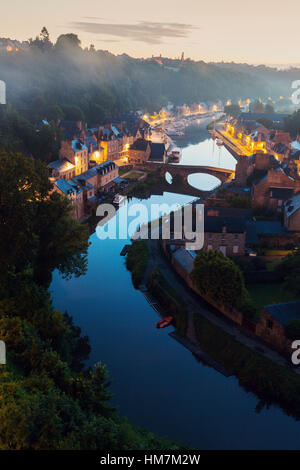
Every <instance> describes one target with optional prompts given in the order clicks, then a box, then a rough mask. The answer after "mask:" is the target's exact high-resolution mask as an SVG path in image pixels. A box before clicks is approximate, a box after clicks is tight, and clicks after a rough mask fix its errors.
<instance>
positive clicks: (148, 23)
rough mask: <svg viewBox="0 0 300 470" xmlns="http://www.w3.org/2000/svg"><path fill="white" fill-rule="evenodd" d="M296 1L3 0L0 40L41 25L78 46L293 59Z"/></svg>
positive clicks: (299, 12) (299, 7) (29, 33)
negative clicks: (75, 40)
mask: <svg viewBox="0 0 300 470" xmlns="http://www.w3.org/2000/svg"><path fill="white" fill-rule="evenodd" d="M299 16H300V3H299V2H298V1H296V0H286V1H285V2H280V3H279V2H275V1H274V0H252V1H251V2H242V1H241V0H240V1H238V0H228V1H223V0H214V1H205V2H204V1H202V0H184V1H182V0H181V1H178V0H152V1H151V2H141V1H140V0H127V1H122V0H114V1H112V2H107V1H106V2H102V1H99V0H85V1H82V0H51V2H41V1H40V0H27V1H26V2H24V0H10V1H9V2H5V3H4V4H2V5H1V17H0V18H1V19H0V25H1V29H0V37H10V38H12V39H19V40H24V39H28V38H29V37H33V36H36V35H37V34H38V33H39V31H40V30H41V28H42V27H43V26H46V27H47V28H48V30H49V32H50V35H51V39H52V40H55V39H56V37H57V36H58V35H59V34H62V33H70V32H74V33H77V34H78V35H79V37H80V39H81V40H82V44H83V46H87V45H89V44H91V43H93V44H94V45H95V47H96V48H97V49H108V50H110V51H111V52H113V53H115V54H120V53H123V52H126V53H128V54H129V55H132V56H134V57H148V56H151V55H152V54H154V55H159V54H160V53H161V54H162V55H165V56H170V57H175V56H179V55H180V54H181V52H182V51H184V52H185V56H186V57H191V58H193V59H203V60H205V61H219V60H224V61H231V60H234V61H236V62H250V63H268V64H290V63H292V64H293V63H299V62H300V58H299V52H298V44H299V37H300V32H299Z"/></svg>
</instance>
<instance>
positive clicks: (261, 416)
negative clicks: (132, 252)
mask: <svg viewBox="0 0 300 470" xmlns="http://www.w3.org/2000/svg"><path fill="white" fill-rule="evenodd" d="M177 145H179V146H181V147H182V148H183V156H182V163H189V164H191V163H192V162H194V163H197V164H199V162H200V161H201V162H202V163H203V164H210V165H212V158H215V159H218V160H217V162H219V158H220V165H221V166H223V167H224V168H225V167H226V168H231V166H228V165H230V164H231V165H234V159H233V157H231V155H230V154H229V153H228V152H227V151H226V149H223V148H222V149H221V151H220V152H221V154H219V153H218V149H215V150H213V149H212V141H211V140H209V139H208V135H207V133H206V131H205V130H204V129H203V128H202V127H201V126H200V127H198V128H197V127H195V126H193V128H190V129H188V130H187V133H186V136H185V137H184V138H182V139H178V141H177ZM215 151H216V152H215ZM214 152H215V154H214ZM204 178H205V179H203V180H202V181H203V183H205V184H207V185H208V186H209V184H210V183H209V181H208V180H209V178H210V177H209V176H208V175H204ZM201 189H207V187H202V188H201ZM192 199H193V197H192V196H186V195H178V194H173V193H164V194H163V195H162V196H155V195H152V196H151V198H149V199H148V200H147V207H150V204H152V203H160V202H162V201H163V202H168V203H178V204H185V203H187V202H189V201H191V200H192ZM136 202H139V201H138V200H135V199H133V200H132V201H130V203H129V204H134V203H136ZM90 241H91V246H90V248H89V253H88V271H87V273H86V275H85V276H83V277H81V278H78V279H72V280H70V281H66V280H63V279H61V278H60V276H59V275H58V273H54V275H53V282H52V286H51V291H52V296H53V303H54V305H55V307H56V308H58V309H60V310H62V311H65V310H67V311H68V312H69V314H71V315H72V316H73V318H74V322H75V324H77V325H79V326H80V327H81V328H82V332H83V333H84V334H87V335H88V336H89V338H90V343H91V346H92V352H91V357H90V361H89V363H90V364H94V363H96V362H98V361H101V362H103V363H104V364H106V365H107V368H108V371H109V374H110V377H111V378H112V380H113V382H112V386H111V389H112V392H113V394H114V397H113V400H112V401H113V403H114V404H115V405H117V407H118V408H119V411H120V413H121V414H122V415H126V416H128V418H129V419H130V420H131V421H132V422H133V423H134V424H136V425H139V426H140V427H143V428H146V429H147V430H149V431H153V432H156V433H157V434H159V435H161V436H165V437H169V438H173V439H178V440H180V441H181V442H184V443H186V444H189V445H191V446H192V447H194V448H199V449H266V448H267V449H276V448H277V449H295V448H298V447H299V439H298V432H299V431H300V424H299V423H297V422H296V421H295V420H294V419H293V418H291V417H288V416H287V415H285V414H284V413H283V412H282V411H281V410H280V409H279V408H277V407H275V406H271V407H270V408H268V409H266V408H263V409H262V410H261V411H260V412H259V413H257V412H256V411H255V407H256V405H257V403H258V398H257V397H256V396H255V395H254V394H252V393H246V392H245V390H244V389H243V388H242V387H240V386H239V383H238V380H237V379H236V378H235V377H233V376H231V377H229V378H226V377H224V376H223V375H222V374H220V373H219V372H217V371H216V370H214V369H212V368H211V367H208V366H205V365H203V364H201V363H199V362H197V360H196V359H195V358H194V356H193V355H192V354H191V353H190V352H189V351H188V350H186V349H185V348H184V347H183V346H182V345H180V344H179V343H177V342H176V341H175V340H174V339H172V338H171V337H170V336H169V334H168V333H169V332H170V331H172V328H168V329H165V330H157V329H156V328H155V322H156V321H157V319H158V316H157V313H156V312H155V311H154V310H153V309H152V308H151V307H150V305H149V304H148V303H147V301H146V299H145V298H144V296H143V295H142V293H141V292H140V291H138V290H135V289H134V287H133V285H132V282H131V275H130V273H129V272H128V271H127V270H126V267H125V264H124V258H123V257H121V256H120V251H121V249H122V248H123V246H124V244H125V243H128V241H126V240H105V241H100V240H99V238H98V237H97V235H96V233H94V234H93V235H92V236H91V238H90Z"/></svg>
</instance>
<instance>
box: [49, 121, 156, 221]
mask: <svg viewBox="0 0 300 470" xmlns="http://www.w3.org/2000/svg"><path fill="white" fill-rule="evenodd" d="M43 125H47V121H46V120H45V121H43ZM59 127H60V128H61V130H62V133H63V138H62V142H61V147H60V151H59V159H58V160H55V161H52V162H50V163H49V164H48V168H49V176H50V181H51V182H52V183H53V185H54V190H55V191H58V192H59V193H60V194H64V195H65V196H67V197H68V198H69V199H70V200H71V201H72V205H73V208H74V209H73V216H74V217H75V218H77V219H78V220H84V219H85V218H86V217H87V216H89V215H90V214H91V211H92V208H93V207H94V206H95V205H96V204H97V202H98V201H99V200H100V198H101V194H103V192H108V191H111V190H112V189H113V188H114V187H117V186H118V185H119V184H121V183H122V182H123V181H122V179H121V178H119V164H120V163H121V164H125V163H128V157H129V150H130V147H131V145H132V144H134V142H135V141H136V140H138V139H143V138H147V139H148V138H149V137H150V132H151V131H150V126H149V124H148V123H146V122H145V121H143V120H142V119H140V118H139V117H138V116H136V115H134V114H129V115H126V116H124V117H123V118H121V119H118V120H115V121H114V122H113V123H110V124H108V125H105V126H100V125H99V126H93V127H91V128H89V127H88V126H87V125H86V124H83V123H82V122H81V121H61V122H59Z"/></svg>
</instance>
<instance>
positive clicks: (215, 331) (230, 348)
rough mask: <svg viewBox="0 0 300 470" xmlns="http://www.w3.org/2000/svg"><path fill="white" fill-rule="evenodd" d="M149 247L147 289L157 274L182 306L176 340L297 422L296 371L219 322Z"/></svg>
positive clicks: (299, 380) (153, 244) (299, 379)
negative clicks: (181, 325)
mask: <svg viewBox="0 0 300 470" xmlns="http://www.w3.org/2000/svg"><path fill="white" fill-rule="evenodd" d="M148 246H149V248H148V252H149V265H150V270H148V268H147V271H148V272H149V271H150V273H151V274H150V276H149V279H148V280H147V284H148V285H150V286H151V276H152V273H153V270H157V271H158V270H159V273H160V276H162V278H163V281H162V278H161V282H160V284H161V285H162V286H163V284H164V283H166V284H167V285H168V286H172V287H171V289H172V291H173V293H174V292H176V298H177V300H178V299H181V302H183V304H184V306H185V311H182V318H181V322H182V323H185V327H184V328H182V327H179V328H177V324H176V334H175V336H176V338H175V339H176V340H178V341H179V342H181V343H182V344H183V345H184V346H185V347H186V348H187V349H189V350H190V351H191V352H192V353H193V354H194V353H195V351H196V350H197V348H198V349H199V350H201V351H202V352H203V354H204V356H203V357H206V360H204V359H203V358H202V359H203V360H204V362H205V363H206V364H208V365H210V366H211V367H213V368H214V369H215V370H219V372H221V373H222V374H223V375H225V376H230V375H231V374H233V375H235V376H236V377H237V378H238V379H239V380H240V383H241V385H242V386H243V387H244V388H245V389H246V390H247V391H252V392H253V393H255V394H256V395H257V396H258V397H259V398H260V399H261V400H262V404H263V405H270V404H276V405H277V406H279V407H280V408H282V409H283V410H284V411H285V413H287V414H289V415H291V416H294V417H295V418H296V419H300V396H299V394H298V392H297V390H298V388H299V387H300V376H299V374H300V371H299V370H298V369H295V368H293V367H291V365H290V364H289V363H288V362H287V361H286V360H285V359H284V358H283V357H282V356H281V355H280V354H278V353H277V352H276V351H274V350H272V349H270V348H269V347H268V346H266V345H265V344H264V343H261V342H260V341H258V340H256V339H255V338H254V337H253V336H251V335H249V336H248V335H246V334H245V332H243V331H242V330H241V329H240V328H239V327H238V326H237V325H234V324H232V323H231V322H230V321H227V320H226V319H225V318H222V317H221V315H220V314H218V312H217V311H215V310H214V309H213V308H211V307H210V306H209V305H208V304H206V303H205V302H203V301H202V300H201V299H200V298H198V297H197V296H196V295H194V293H193V292H191V291H190V289H188V287H187V286H186V285H185V283H183V282H182V280H181V279H180V278H179V277H178V276H177V275H176V274H175V273H174V271H173V269H172V267H171V266H170V264H169V263H168V261H167V260H166V259H165V257H164V255H163V254H162V251H161V249H160V246H159V241H157V240H149V241H148ZM148 267H149V266H148ZM145 272H146V271H145ZM149 281H150V283H149ZM150 292H151V294H152V295H153V296H154V297H155V298H157V299H158V301H159V302H160V301H161V300H162V298H163V297H162V296H161V295H160V293H159V292H158V291H157V290H153V289H151V288H150ZM164 295H166V293H164ZM173 300H174V294H173ZM168 306H169V308H168ZM164 309H165V312H166V314H174V308H173V307H172V306H171V303H170V302H168V300H167V301H166V302H165V305H164ZM177 315H178V313H177ZM183 317H185V320H183ZM179 318H180V316H179ZM177 335H179V336H178V337H177ZM205 355H206V356H205ZM200 356H201V354H200ZM200 358H201V357H200ZM209 358H210V359H209ZM275 390H276V392H274V391H275Z"/></svg>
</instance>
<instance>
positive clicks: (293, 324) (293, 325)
mask: <svg viewBox="0 0 300 470" xmlns="http://www.w3.org/2000/svg"><path fill="white" fill-rule="evenodd" d="M285 334H286V336H287V337H288V338H289V339H290V340H291V341H294V340H295V339H299V338H300V320H299V318H295V319H294V320H291V321H290V322H289V323H288V324H287V325H286V327H285Z"/></svg>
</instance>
